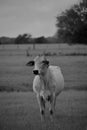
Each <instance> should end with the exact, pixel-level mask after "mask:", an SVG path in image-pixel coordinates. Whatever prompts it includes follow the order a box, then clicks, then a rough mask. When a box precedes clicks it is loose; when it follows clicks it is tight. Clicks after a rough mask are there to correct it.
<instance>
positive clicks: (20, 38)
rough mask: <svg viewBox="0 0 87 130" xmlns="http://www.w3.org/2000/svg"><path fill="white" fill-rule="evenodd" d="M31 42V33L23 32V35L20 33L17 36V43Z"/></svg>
mask: <svg viewBox="0 0 87 130" xmlns="http://www.w3.org/2000/svg"><path fill="white" fill-rule="evenodd" d="M30 42H31V34H27V33H25V34H23V35H18V36H17V37H16V38H15V43H16V44H25V43H30Z"/></svg>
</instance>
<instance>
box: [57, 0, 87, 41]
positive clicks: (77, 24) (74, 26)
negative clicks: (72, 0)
mask: <svg viewBox="0 0 87 130" xmlns="http://www.w3.org/2000/svg"><path fill="white" fill-rule="evenodd" d="M56 26H57V28H58V31H57V37H58V39H59V41H60V42H74V43H78V42H79V43H83V42H84V43H86V42H87V1H86V0H82V1H80V2H79V4H75V5H73V6H72V7H71V8H70V9H68V10H65V12H62V13H61V15H60V16H57V24H56Z"/></svg>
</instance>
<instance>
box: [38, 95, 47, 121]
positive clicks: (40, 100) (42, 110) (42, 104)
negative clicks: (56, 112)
mask: <svg viewBox="0 0 87 130" xmlns="http://www.w3.org/2000/svg"><path fill="white" fill-rule="evenodd" d="M37 99H38V103H39V107H40V114H41V121H44V120H45V100H44V99H43V97H42V96H39V95H38V96H37Z"/></svg>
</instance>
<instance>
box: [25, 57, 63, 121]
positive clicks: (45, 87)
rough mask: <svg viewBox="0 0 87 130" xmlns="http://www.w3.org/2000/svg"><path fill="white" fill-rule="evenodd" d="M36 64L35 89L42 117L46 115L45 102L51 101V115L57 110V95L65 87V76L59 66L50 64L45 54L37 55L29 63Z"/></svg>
mask: <svg viewBox="0 0 87 130" xmlns="http://www.w3.org/2000/svg"><path fill="white" fill-rule="evenodd" d="M27 65H28V66H34V70H33V73H34V74H35V78H34V81H33V91H34V92H35V93H36V95H37V100H38V103H39V106H40V112H41V119H44V116H45V103H46V101H48V102H49V103H50V109H49V111H50V115H51V118H52V116H53V112H54V110H55V104H56V97H57V96H58V95H59V93H60V92H61V91H62V90H63V88H64V78H63V75H62V72H61V69H60V68H59V67H58V66H51V65H49V61H48V60H47V59H46V57H45V56H37V57H36V58H35V59H34V60H33V61H29V62H28V63H27Z"/></svg>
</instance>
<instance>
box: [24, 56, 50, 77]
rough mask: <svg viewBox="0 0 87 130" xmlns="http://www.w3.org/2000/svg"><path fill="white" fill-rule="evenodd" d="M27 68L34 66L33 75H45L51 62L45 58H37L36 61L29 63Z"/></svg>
mask: <svg viewBox="0 0 87 130" xmlns="http://www.w3.org/2000/svg"><path fill="white" fill-rule="evenodd" d="M26 65H27V66H34V69H33V73H34V74H35V75H45V73H46V71H47V68H48V66H49V61H48V60H47V59H46V57H45V56H37V57H35V59H34V60H32V61H29V62H28V63H27V64H26Z"/></svg>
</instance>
